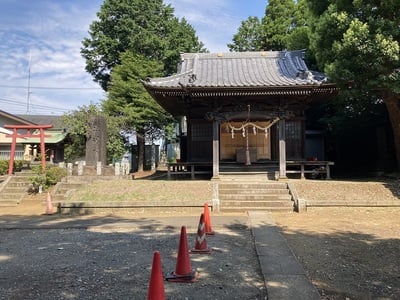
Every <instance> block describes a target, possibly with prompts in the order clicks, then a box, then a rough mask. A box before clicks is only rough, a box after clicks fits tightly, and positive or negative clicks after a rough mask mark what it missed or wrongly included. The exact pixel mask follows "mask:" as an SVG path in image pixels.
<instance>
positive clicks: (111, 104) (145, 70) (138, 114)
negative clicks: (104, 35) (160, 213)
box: [102, 52, 173, 171]
mask: <svg viewBox="0 0 400 300" xmlns="http://www.w3.org/2000/svg"><path fill="white" fill-rule="evenodd" d="M162 70H163V65H162V64H160V63H159V62H158V61H156V60H151V59H148V58H146V57H144V56H142V55H139V54H135V53H132V52H125V53H123V54H122V55H121V64H120V65H117V66H115V67H114V68H113V70H112V72H111V83H110V88H109V95H108V99H107V100H105V101H104V102H103V104H102V106H103V109H104V111H105V112H107V113H108V114H110V115H111V116H114V117H117V118H118V119H119V120H120V121H121V126H122V127H121V128H122V130H123V131H124V132H126V133H131V134H133V133H135V134H136V140H137V145H138V150H139V162H138V167H139V171H141V170H143V158H144V146H145V141H146V140H148V141H150V142H152V141H154V140H155V139H157V138H160V137H161V136H162V133H163V131H162V130H161V129H163V128H165V127H166V126H167V125H168V124H169V123H171V122H172V121H173V119H172V117H171V116H170V115H169V114H167V113H165V111H164V110H163V109H162V107H161V106H160V105H159V104H158V103H157V102H155V100H154V99H153V98H152V97H151V96H150V94H149V93H148V92H147V91H146V89H145V88H144V86H143V84H142V80H144V79H146V78H147V77H156V76H157V75H160V74H162Z"/></svg>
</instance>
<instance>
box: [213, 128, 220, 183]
mask: <svg viewBox="0 0 400 300" xmlns="http://www.w3.org/2000/svg"><path fill="white" fill-rule="evenodd" d="M213 177H214V178H216V177H219V122H218V121H217V120H214V121H213Z"/></svg>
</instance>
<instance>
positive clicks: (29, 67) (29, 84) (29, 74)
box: [26, 49, 32, 115]
mask: <svg viewBox="0 0 400 300" xmlns="http://www.w3.org/2000/svg"><path fill="white" fill-rule="evenodd" d="M31 59H32V57H31V49H29V62H28V95H27V99H26V114H27V115H29V114H30V98H31Z"/></svg>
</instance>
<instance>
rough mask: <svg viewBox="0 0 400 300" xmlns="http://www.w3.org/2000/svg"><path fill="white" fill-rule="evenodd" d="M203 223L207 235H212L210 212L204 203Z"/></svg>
mask: <svg viewBox="0 0 400 300" xmlns="http://www.w3.org/2000/svg"><path fill="white" fill-rule="evenodd" d="M204 223H205V228H206V234H207V235H214V234H215V232H214V230H212V228H211V220H210V212H209V210H208V204H207V203H204Z"/></svg>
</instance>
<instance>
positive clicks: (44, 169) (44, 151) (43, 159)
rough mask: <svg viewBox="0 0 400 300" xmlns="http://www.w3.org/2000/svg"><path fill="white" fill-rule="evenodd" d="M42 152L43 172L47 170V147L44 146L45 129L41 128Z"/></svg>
mask: <svg viewBox="0 0 400 300" xmlns="http://www.w3.org/2000/svg"><path fill="white" fill-rule="evenodd" d="M40 153H41V154H42V172H45V171H46V149H45V147H44V129H43V128H40Z"/></svg>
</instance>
